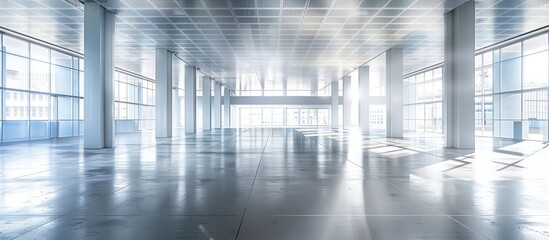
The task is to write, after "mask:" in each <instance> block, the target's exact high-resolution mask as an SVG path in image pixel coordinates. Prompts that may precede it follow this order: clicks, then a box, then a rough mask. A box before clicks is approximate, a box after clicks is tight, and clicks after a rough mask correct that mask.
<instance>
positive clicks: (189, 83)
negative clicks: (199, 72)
mask: <svg viewBox="0 0 549 240" xmlns="http://www.w3.org/2000/svg"><path fill="white" fill-rule="evenodd" d="M185 133H196V68H195V67H193V66H188V65H187V66H185Z"/></svg>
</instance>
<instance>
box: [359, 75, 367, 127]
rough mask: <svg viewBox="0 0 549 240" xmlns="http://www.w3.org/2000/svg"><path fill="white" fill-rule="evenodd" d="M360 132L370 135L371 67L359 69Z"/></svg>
mask: <svg viewBox="0 0 549 240" xmlns="http://www.w3.org/2000/svg"><path fill="white" fill-rule="evenodd" d="M358 84H359V86H360V87H359V90H360V91H359V94H360V107H359V111H360V131H361V132H362V133H364V134H370V66H361V67H359V68H358Z"/></svg>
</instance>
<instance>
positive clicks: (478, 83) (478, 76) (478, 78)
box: [475, 68, 483, 95]
mask: <svg viewBox="0 0 549 240" xmlns="http://www.w3.org/2000/svg"><path fill="white" fill-rule="evenodd" d="M482 78H483V77H482V68H479V69H477V70H476V71H475V95H480V94H482Z"/></svg>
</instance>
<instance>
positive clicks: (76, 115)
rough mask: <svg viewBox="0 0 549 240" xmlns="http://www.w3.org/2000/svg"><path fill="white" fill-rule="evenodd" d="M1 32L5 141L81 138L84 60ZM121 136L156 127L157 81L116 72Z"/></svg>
mask: <svg viewBox="0 0 549 240" xmlns="http://www.w3.org/2000/svg"><path fill="white" fill-rule="evenodd" d="M46 45H48V44H39V43H35V42H29V41H25V40H22V39H19V38H17V37H14V36H11V35H10V34H4V33H2V32H0V46H2V49H1V51H0V54H1V57H0V79H1V81H0V142H13V141H27V140H38V139H49V138H58V137H72V136H82V135H83V133H84V131H83V130H84V128H83V122H84V98H83V97H84V72H83V69H84V61H83V59H82V57H81V56H79V55H78V54H70V53H66V52H61V51H57V50H56V49H55V48H51V47H48V46H46ZM115 91H116V92H115V98H116V103H115V114H116V131H117V132H124V131H137V130H144V129H152V128H154V82H153V81H152V80H151V79H147V78H144V77H141V76H139V75H135V74H131V73H129V72H125V71H123V70H117V71H116V74H115Z"/></svg>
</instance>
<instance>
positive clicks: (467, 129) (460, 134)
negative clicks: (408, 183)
mask: <svg viewBox="0 0 549 240" xmlns="http://www.w3.org/2000/svg"><path fill="white" fill-rule="evenodd" d="M444 27H445V28H444V79H443V81H444V82H443V106H442V109H443V128H444V138H445V146H446V147H450V148H468V149H472V148H475V121H474V117H475V73H474V67H475V2H474V1H467V2H465V3H463V4H462V5H460V6H458V7H457V8H455V9H453V10H452V11H450V12H448V13H446V14H445V16H444Z"/></svg>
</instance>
